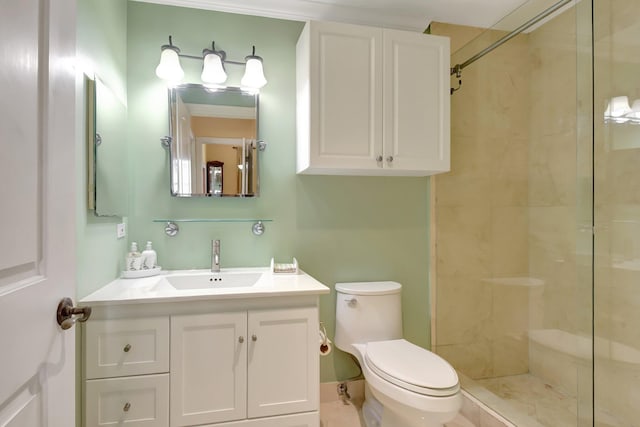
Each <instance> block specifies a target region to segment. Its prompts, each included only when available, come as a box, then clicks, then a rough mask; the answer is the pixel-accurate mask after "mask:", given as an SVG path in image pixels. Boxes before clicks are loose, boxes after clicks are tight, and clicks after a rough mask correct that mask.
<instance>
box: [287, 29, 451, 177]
mask: <svg viewBox="0 0 640 427" xmlns="http://www.w3.org/2000/svg"><path fill="white" fill-rule="evenodd" d="M296 86H297V89H296V92H297V117H296V123H297V172H298V173H301V174H328V175H409V176H426V175H432V174H435V173H440V172H446V171H448V170H449V169H450V165H449V163H450V160H449V158H450V148H449V144H450V129H449V127H450V124H449V123H450V100H449V97H450V95H449V39H448V38H446V37H440V36H432V35H427V34H422V33H414V32H408V31H399V30H391V29H383V28H373V27H365V26H358V25H350V24H339V23H327V22H316V21H310V22H308V23H307V24H306V26H305V28H304V30H303V31H302V34H301V35H300V38H299V39H298V43H297V46H296Z"/></svg>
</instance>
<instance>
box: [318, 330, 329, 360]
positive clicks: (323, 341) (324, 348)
mask: <svg viewBox="0 0 640 427" xmlns="http://www.w3.org/2000/svg"><path fill="white" fill-rule="evenodd" d="M318 335H319V340H320V354H321V355H323V356H324V355H327V354H329V353H331V340H330V339H329V337H328V336H327V328H325V326H324V323H323V322H320V330H319V331H318Z"/></svg>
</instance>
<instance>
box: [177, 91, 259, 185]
mask: <svg viewBox="0 0 640 427" xmlns="http://www.w3.org/2000/svg"><path fill="white" fill-rule="evenodd" d="M169 113H170V128H171V146H170V152H171V153H170V155H171V162H170V165H171V166H170V167H171V194H172V195H173V196H179V197H191V196H205V197H223V196H231V197H255V196H258V194H259V191H258V150H257V141H256V139H257V133H258V95H257V94H250V93H247V92H245V91H242V90H240V89H239V88H234V87H227V88H219V89H211V88H208V87H205V86H202V85H197V84H184V85H178V86H176V87H173V88H171V89H169Z"/></svg>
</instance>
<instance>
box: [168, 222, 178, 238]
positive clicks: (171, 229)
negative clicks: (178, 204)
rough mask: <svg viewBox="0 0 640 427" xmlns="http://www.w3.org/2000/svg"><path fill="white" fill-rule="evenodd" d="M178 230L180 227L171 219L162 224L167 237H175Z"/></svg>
mask: <svg viewBox="0 0 640 427" xmlns="http://www.w3.org/2000/svg"><path fill="white" fill-rule="evenodd" d="M179 231H180V227H178V224H176V223H175V222H173V221H168V222H167V223H166V224H165V226H164V234H166V235H167V236H169V237H175V236H176V235H177V234H178V232H179Z"/></svg>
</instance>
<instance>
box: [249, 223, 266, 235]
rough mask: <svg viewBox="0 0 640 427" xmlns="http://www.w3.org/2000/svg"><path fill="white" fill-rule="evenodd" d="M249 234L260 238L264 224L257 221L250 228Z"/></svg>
mask: <svg viewBox="0 0 640 427" xmlns="http://www.w3.org/2000/svg"><path fill="white" fill-rule="evenodd" d="M251 232H252V233H253V234H255V235H256V236H262V235H263V234H264V223H263V222H262V221H258V222H256V223H254V224H253V226H251Z"/></svg>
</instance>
